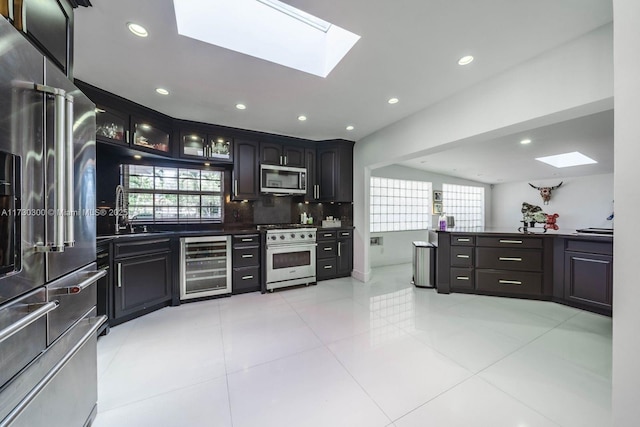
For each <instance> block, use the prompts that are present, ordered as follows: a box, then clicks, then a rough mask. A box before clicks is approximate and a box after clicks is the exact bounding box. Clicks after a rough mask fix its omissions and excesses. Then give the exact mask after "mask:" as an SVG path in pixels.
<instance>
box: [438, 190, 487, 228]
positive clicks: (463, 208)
mask: <svg viewBox="0 0 640 427" xmlns="http://www.w3.org/2000/svg"><path fill="white" fill-rule="evenodd" d="M442 210H443V212H444V213H445V215H451V216H453V217H454V220H455V223H456V227H460V228H472V227H483V226H484V187H473V186H470V185H455V184H443V185H442Z"/></svg>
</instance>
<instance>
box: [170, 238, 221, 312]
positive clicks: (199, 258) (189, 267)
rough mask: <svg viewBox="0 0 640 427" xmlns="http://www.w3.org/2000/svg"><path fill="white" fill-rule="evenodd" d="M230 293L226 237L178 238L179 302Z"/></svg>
mask: <svg viewBox="0 0 640 427" xmlns="http://www.w3.org/2000/svg"><path fill="white" fill-rule="evenodd" d="M224 294H231V244H230V237H229V236H207V237H184V238H182V239H180V299H181V300H189V299H193V298H202V297H209V296H215V295H224Z"/></svg>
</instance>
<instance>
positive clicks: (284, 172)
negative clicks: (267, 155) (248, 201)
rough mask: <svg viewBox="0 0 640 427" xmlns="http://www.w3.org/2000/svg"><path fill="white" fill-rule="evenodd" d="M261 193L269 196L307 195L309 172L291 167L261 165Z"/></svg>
mask: <svg viewBox="0 0 640 427" xmlns="http://www.w3.org/2000/svg"><path fill="white" fill-rule="evenodd" d="M260 191H261V192H262V193H267V194H305V193H306V192H307V170H306V169H304V168H293V167H289V166H274V165H260Z"/></svg>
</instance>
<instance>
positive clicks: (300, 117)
mask: <svg viewBox="0 0 640 427" xmlns="http://www.w3.org/2000/svg"><path fill="white" fill-rule="evenodd" d="M298 120H300V121H301V122H304V121H305V120H307V116H298Z"/></svg>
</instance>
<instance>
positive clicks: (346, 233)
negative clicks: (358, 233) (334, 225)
mask: <svg viewBox="0 0 640 427" xmlns="http://www.w3.org/2000/svg"><path fill="white" fill-rule="evenodd" d="M349 237H353V230H339V231H338V238H339V239H347V238H349Z"/></svg>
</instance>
